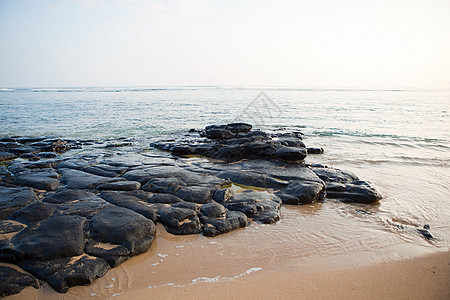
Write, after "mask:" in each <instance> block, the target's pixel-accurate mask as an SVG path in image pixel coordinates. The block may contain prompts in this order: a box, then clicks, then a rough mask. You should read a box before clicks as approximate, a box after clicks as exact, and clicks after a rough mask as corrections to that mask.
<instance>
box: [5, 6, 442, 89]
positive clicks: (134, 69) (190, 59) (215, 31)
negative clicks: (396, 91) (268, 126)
mask: <svg viewBox="0 0 450 300" xmlns="http://www.w3.org/2000/svg"><path fill="white" fill-rule="evenodd" d="M178 85H183V86H185V85H197V86H205V85H213V86H295V87H339V86H352V87H419V88H422V87H425V88H443V87H444V88H445V87H447V88H448V87H450V0H423V1H422V0H376V1H374V0H370V1H369V0H366V1H365V0H299V1H261V0H259V1H231V0H211V1H206V0H204V1H203V0H185V1H182V0H168V1H162V0H161V1H152V0H148V1H145V0H59V1H56V0H39V1H37V0H0V87H79V86H178Z"/></svg>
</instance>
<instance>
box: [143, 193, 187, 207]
mask: <svg viewBox="0 0 450 300" xmlns="http://www.w3.org/2000/svg"><path fill="white" fill-rule="evenodd" d="M148 202H149V203H166V204H174V203H177V202H183V200H182V199H180V198H178V197H177V196H174V195H171V194H156V193H155V194H153V195H152V196H151V197H150V198H148Z"/></svg>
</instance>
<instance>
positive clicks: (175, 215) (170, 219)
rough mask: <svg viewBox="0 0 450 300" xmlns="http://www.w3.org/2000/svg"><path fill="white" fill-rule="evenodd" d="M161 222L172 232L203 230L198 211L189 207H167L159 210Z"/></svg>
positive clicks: (181, 232)
mask: <svg viewBox="0 0 450 300" xmlns="http://www.w3.org/2000/svg"><path fill="white" fill-rule="evenodd" d="M159 215H160V219H161V223H163V224H164V226H165V228H166V230H167V231H168V232H170V233H172V234H177V235H180V234H195V233H200V232H202V226H201V223H200V219H199V218H198V216H197V213H196V212H195V211H194V210H192V209H189V208H180V207H167V208H164V209H162V210H161V211H160V212H159Z"/></svg>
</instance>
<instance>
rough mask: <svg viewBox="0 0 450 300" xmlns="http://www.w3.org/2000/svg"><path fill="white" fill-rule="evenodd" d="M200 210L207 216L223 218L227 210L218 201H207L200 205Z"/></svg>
mask: <svg viewBox="0 0 450 300" xmlns="http://www.w3.org/2000/svg"><path fill="white" fill-rule="evenodd" d="M200 212H201V213H202V215H204V216H205V217H208V218H224V217H225V215H226V213H227V210H226V208H225V207H224V206H223V205H220V204H218V203H207V204H204V205H202V207H201V209H200Z"/></svg>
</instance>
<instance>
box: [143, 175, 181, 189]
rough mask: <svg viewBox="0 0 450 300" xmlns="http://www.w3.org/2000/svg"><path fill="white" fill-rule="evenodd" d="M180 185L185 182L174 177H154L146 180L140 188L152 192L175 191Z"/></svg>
mask: <svg viewBox="0 0 450 300" xmlns="http://www.w3.org/2000/svg"><path fill="white" fill-rule="evenodd" d="M180 186H186V184H185V183H184V182H183V181H182V180H181V179H178V178H176V177H166V178H154V179H151V180H150V181H148V182H147V183H146V184H145V185H144V186H143V187H142V189H143V190H144V191H150V192H153V193H175V192H176V190H177V189H178V188H179V187H180Z"/></svg>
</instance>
